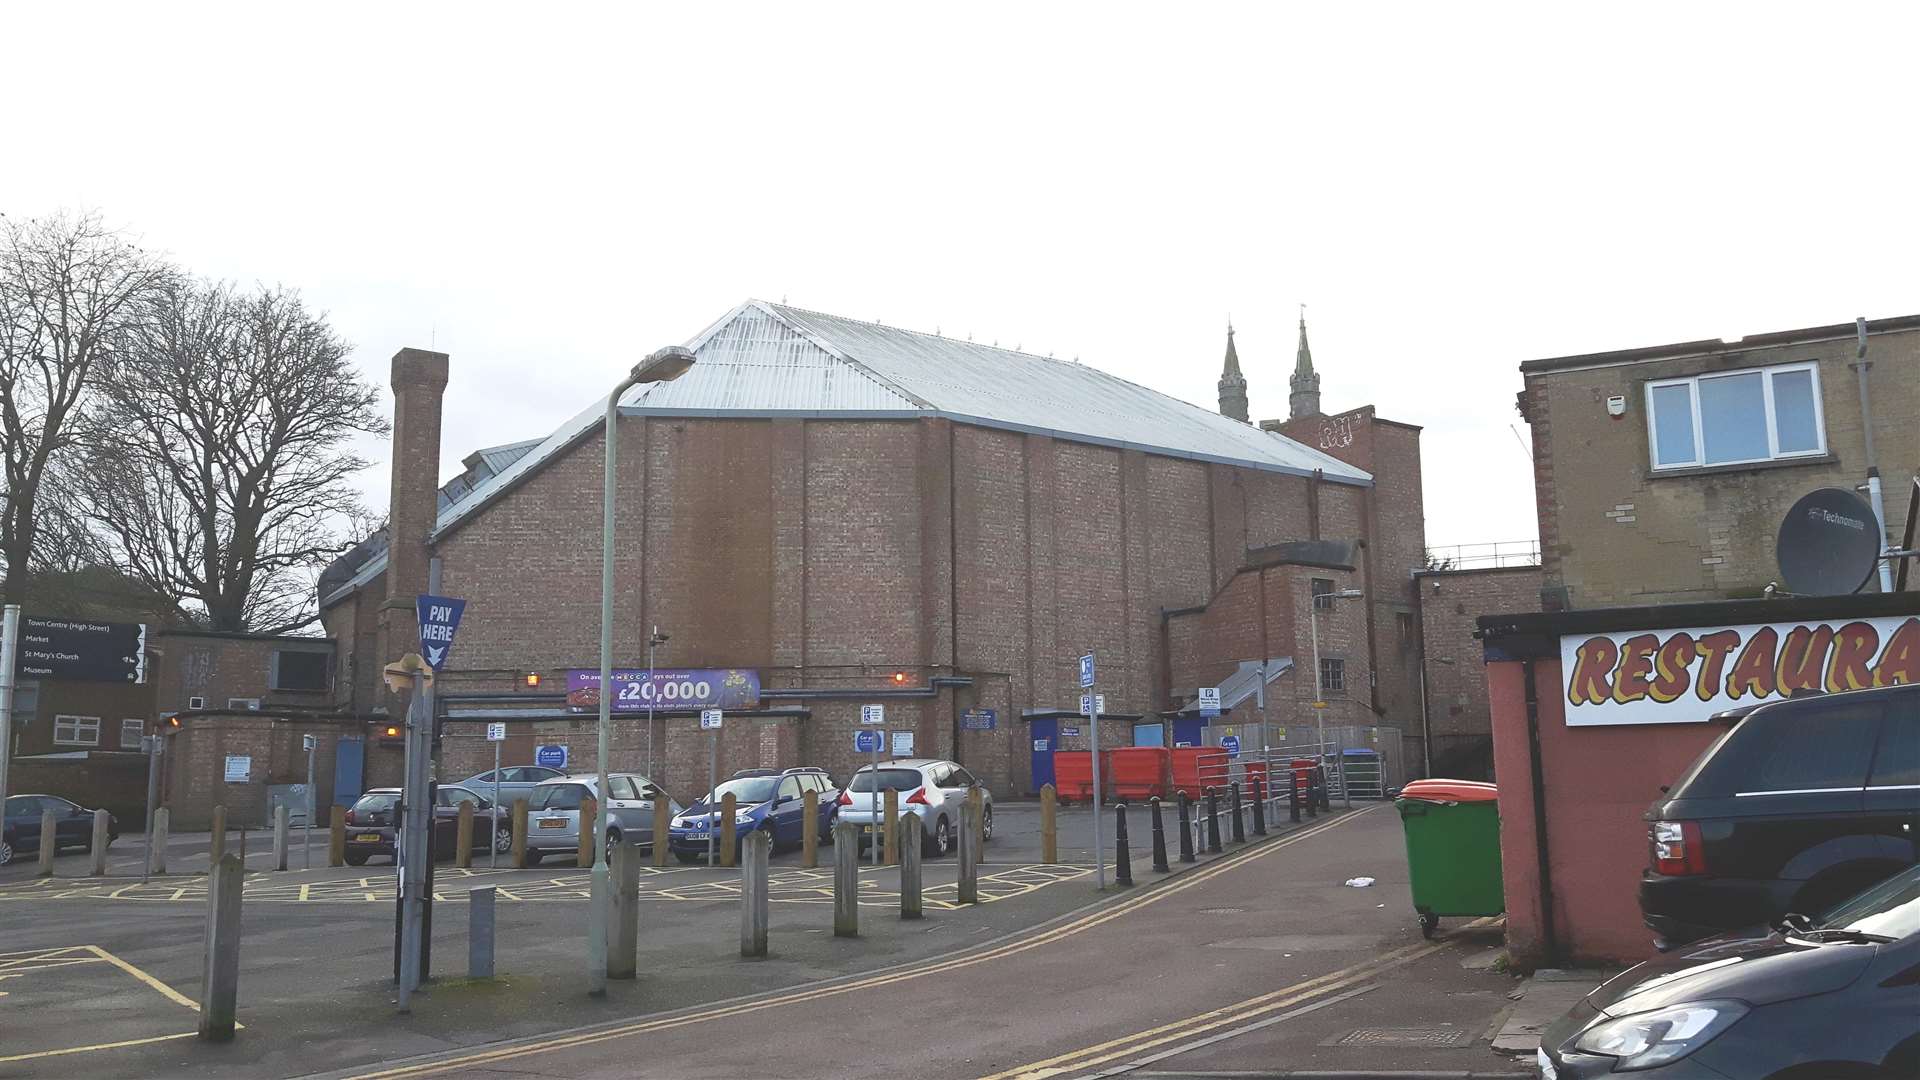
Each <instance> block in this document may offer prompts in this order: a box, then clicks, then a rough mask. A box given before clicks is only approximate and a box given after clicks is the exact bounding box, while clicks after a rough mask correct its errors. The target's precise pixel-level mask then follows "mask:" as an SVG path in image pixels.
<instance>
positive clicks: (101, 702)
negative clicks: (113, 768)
mask: <svg viewBox="0 0 1920 1080" xmlns="http://www.w3.org/2000/svg"><path fill="white" fill-rule="evenodd" d="M154 659H155V658H154V657H153V656H151V655H149V657H148V664H149V666H150V667H151V666H152V664H153V661H154ZM35 681H36V682H37V683H38V684H39V690H38V693H37V695H36V705H35V709H34V714H33V718H32V720H30V721H28V722H27V723H26V724H23V725H21V726H20V727H18V728H17V729H16V731H15V734H14V744H13V752H14V754H15V755H17V756H19V757H24V756H27V755H32V754H64V753H70V752H72V751H75V750H118V749H122V748H123V747H122V743H121V739H120V735H121V722H122V721H123V720H139V721H141V722H142V725H143V726H142V731H143V732H149V733H150V732H151V731H152V730H153V720H154V715H155V714H154V706H153V702H154V683H153V682H152V681H151V680H149V681H148V682H147V683H144V684H140V685H134V686H128V685H126V684H123V683H108V682H67V681H64V680H61V681H56V680H53V679H39V680H35ZM15 704H16V706H17V705H18V704H19V701H18V699H16V701H15ZM60 716H84V717H95V718H97V719H99V721H100V728H99V733H100V741H99V742H98V743H95V744H91V745H81V744H78V743H61V742H56V741H55V735H56V727H55V721H56V718H58V717H60ZM127 748H128V749H133V750H138V749H139V748H140V744H139V742H138V741H135V742H134V743H133V744H132V745H131V746H130V747H127ZM16 760H17V758H16ZM143 784H144V781H143ZM8 790H11V791H16V792H17V791H23V790H25V789H24V788H21V787H19V786H18V785H16V784H10V785H9V788H8ZM144 791H145V789H144V787H143V788H142V794H143V796H144Z"/></svg>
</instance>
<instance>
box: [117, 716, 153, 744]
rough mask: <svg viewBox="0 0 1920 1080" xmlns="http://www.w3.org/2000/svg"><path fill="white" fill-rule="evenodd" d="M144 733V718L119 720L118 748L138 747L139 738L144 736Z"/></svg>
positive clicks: (145, 731)
mask: <svg viewBox="0 0 1920 1080" xmlns="http://www.w3.org/2000/svg"><path fill="white" fill-rule="evenodd" d="M146 734H147V722H146V721H145V720H122V721H120V749H122V750H138V749H140V740H141V739H142V738H144V737H146Z"/></svg>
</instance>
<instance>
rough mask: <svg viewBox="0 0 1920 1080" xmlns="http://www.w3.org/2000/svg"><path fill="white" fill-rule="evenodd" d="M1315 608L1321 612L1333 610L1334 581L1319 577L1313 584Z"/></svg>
mask: <svg viewBox="0 0 1920 1080" xmlns="http://www.w3.org/2000/svg"><path fill="white" fill-rule="evenodd" d="M1311 588H1312V589H1313V606H1314V607H1316V608H1319V609H1320V610H1321V611H1331V610H1333V579H1332V578H1323V577H1317V578H1314V579H1313V581H1312V582H1311Z"/></svg>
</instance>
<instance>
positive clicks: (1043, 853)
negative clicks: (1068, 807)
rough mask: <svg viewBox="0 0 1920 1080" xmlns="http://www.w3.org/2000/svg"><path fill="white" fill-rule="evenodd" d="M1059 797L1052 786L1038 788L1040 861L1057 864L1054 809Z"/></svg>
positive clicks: (1058, 838) (1058, 846)
mask: <svg viewBox="0 0 1920 1080" xmlns="http://www.w3.org/2000/svg"><path fill="white" fill-rule="evenodd" d="M1058 802H1059V796H1058V795H1056V794H1055V792H1054V790H1053V785H1052V784H1043V785H1041V787H1040V861H1041V862H1043V863H1057V862H1059V861H1060V832H1059V823H1058V819H1057V818H1056V817H1055V807H1056V805H1057V803H1058Z"/></svg>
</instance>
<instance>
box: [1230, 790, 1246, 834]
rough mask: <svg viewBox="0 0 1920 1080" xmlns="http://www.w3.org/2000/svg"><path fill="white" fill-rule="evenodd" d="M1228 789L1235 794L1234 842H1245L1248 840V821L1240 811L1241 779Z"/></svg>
mask: <svg viewBox="0 0 1920 1080" xmlns="http://www.w3.org/2000/svg"><path fill="white" fill-rule="evenodd" d="M1227 791H1228V792H1229V793H1230V794H1231V795H1232V796H1233V842H1234V843H1236V844H1244V843H1246V842H1247V822H1246V818H1245V816H1244V815H1243V814H1241V812H1240V811H1241V805H1240V781H1238V780H1235V781H1234V782H1233V783H1232V784H1231V785H1229V786H1228V788H1227Z"/></svg>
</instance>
